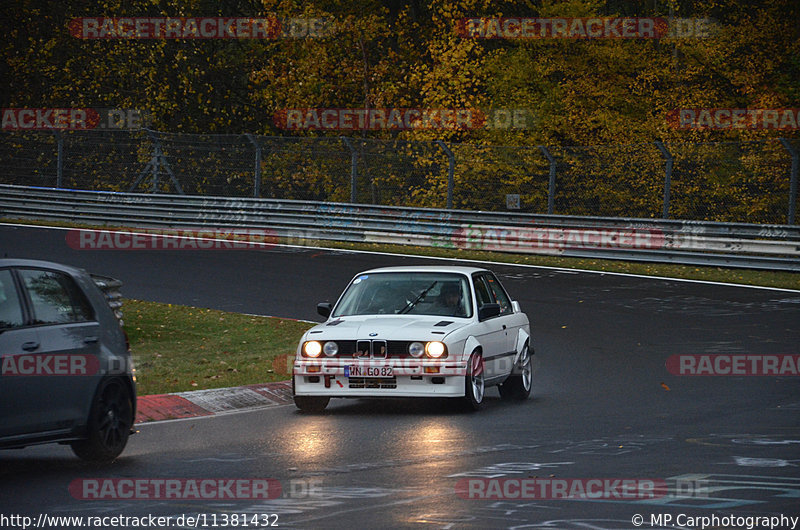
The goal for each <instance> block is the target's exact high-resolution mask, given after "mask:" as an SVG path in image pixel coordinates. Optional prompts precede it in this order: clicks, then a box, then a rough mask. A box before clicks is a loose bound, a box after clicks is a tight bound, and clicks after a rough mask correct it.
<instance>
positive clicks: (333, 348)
mask: <svg viewBox="0 0 800 530" xmlns="http://www.w3.org/2000/svg"><path fill="white" fill-rule="evenodd" d="M322 351H324V352H325V355H327V356H328V357H333V356H334V355H336V354H337V353H339V345H338V344H336V343H335V342H333V341H328V342H326V343H325V345H324V346H323V347H322Z"/></svg>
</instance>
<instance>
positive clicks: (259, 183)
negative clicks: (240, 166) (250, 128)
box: [245, 133, 261, 199]
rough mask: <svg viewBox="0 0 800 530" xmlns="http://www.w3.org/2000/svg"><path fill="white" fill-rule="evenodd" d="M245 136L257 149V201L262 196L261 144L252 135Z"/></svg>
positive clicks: (255, 191)
mask: <svg viewBox="0 0 800 530" xmlns="http://www.w3.org/2000/svg"><path fill="white" fill-rule="evenodd" d="M245 136H246V137H247V139H248V140H250V143H251V144H253V147H255V149H256V167H255V170H254V171H253V197H254V198H256V199H257V198H259V197H260V196H261V144H259V143H258V142H257V141H256V139H255V138H253V135H252V134H250V133H246V134H245Z"/></svg>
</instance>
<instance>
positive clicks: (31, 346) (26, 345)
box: [22, 341, 39, 351]
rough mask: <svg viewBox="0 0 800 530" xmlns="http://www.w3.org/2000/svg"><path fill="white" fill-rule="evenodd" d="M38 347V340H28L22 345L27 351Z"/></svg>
mask: <svg viewBox="0 0 800 530" xmlns="http://www.w3.org/2000/svg"><path fill="white" fill-rule="evenodd" d="M38 348H39V343H38V342H33V341H31V342H26V343H24V344H23V345H22V349H23V350H25V351H33V350H35V349H38Z"/></svg>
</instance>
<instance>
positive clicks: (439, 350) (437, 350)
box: [425, 341, 444, 359]
mask: <svg viewBox="0 0 800 530" xmlns="http://www.w3.org/2000/svg"><path fill="white" fill-rule="evenodd" d="M425 351H426V352H428V355H429V356H430V357H433V358H434V359H438V358H439V357H441V356H442V355H443V354H444V344H442V343H441V342H435V341H434V342H429V343H428V344H427V346H425Z"/></svg>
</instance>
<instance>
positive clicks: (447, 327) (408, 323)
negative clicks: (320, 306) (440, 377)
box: [304, 315, 470, 341]
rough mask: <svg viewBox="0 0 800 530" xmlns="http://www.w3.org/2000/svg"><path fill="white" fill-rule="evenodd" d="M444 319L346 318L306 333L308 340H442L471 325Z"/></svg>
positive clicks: (437, 317)
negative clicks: (451, 333)
mask: <svg viewBox="0 0 800 530" xmlns="http://www.w3.org/2000/svg"><path fill="white" fill-rule="evenodd" d="M469 322H470V321H469V320H467V319H463V318H456V317H443V316H420V315H403V316H395V315H392V316H347V317H340V318H336V319H333V320H329V321H328V322H325V323H324V324H319V325H318V326H314V327H313V328H311V329H310V330H308V332H306V335H305V337H304V338H305V340H369V339H373V340H419V341H429V340H442V339H443V338H444V337H445V336H446V335H447V334H449V333H450V332H452V331H455V330H457V329H459V328H461V327H463V326H466V325H467V324H469Z"/></svg>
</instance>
